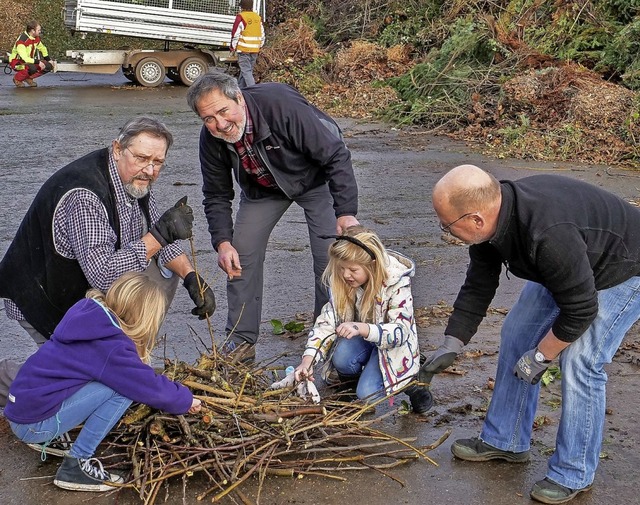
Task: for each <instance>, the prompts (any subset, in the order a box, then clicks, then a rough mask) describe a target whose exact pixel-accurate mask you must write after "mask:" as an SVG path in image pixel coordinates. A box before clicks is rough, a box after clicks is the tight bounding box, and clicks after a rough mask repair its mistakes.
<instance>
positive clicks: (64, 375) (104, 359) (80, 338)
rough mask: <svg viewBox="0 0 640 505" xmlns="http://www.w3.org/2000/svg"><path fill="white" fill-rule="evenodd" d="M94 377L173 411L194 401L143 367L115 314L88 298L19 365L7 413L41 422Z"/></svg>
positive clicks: (184, 409) (125, 393)
mask: <svg viewBox="0 0 640 505" xmlns="http://www.w3.org/2000/svg"><path fill="white" fill-rule="evenodd" d="M91 381H96V382H100V383H102V384H104V385H106V386H109V387H110V388H111V389H113V390H114V391H117V392H118V393H120V394H121V395H122V396H125V397H127V398H130V399H131V400H133V401H134V402H140V403H144V404H146V405H149V406H150V407H153V408H156V409H159V410H164V411H166V412H169V413H171V414H184V413H186V412H187V411H188V410H189V408H190V407H191V403H192V400H193V395H192V394H191V391H189V389H187V388H186V387H184V386H182V385H180V384H178V383H176V382H173V381H171V380H169V379H168V378H167V377H165V376H163V375H157V374H156V373H155V372H154V371H153V369H152V368H151V367H150V366H148V365H145V364H144V363H143V362H142V361H141V360H140V357H139V356H138V353H137V351H136V346H135V344H134V343H133V341H132V340H131V339H130V338H129V337H127V335H125V334H124V333H123V331H122V330H121V329H120V327H119V326H118V323H117V320H116V319H115V317H114V316H113V315H112V314H111V313H110V312H109V311H108V310H107V309H106V308H104V307H103V306H102V305H101V304H100V303H98V302H97V301H96V300H93V299H90V298H85V299H82V300H80V301H79V302H77V303H76V304H75V305H74V306H73V307H71V309H69V311H68V312H67V313H66V314H65V316H64V317H63V318H62V321H60V324H58V326H57V327H56V329H55V331H54V333H53V335H52V336H51V339H50V340H49V341H48V342H45V343H44V344H43V345H42V347H40V348H39V349H38V351H37V352H36V353H35V354H33V355H32V356H30V357H29V359H27V361H26V362H25V364H24V365H23V366H22V368H20V371H19V372H18V376H17V377H16V379H15V381H13V383H12V384H11V388H10V390H9V401H8V402H7V406H6V407H5V410H4V414H5V416H6V417H7V419H9V420H10V421H13V422H15V423H20V424H30V423H35V422H39V421H43V420H45V419H48V418H49V417H51V416H53V415H54V414H56V412H58V410H60V405H61V404H62V402H63V401H64V400H66V399H67V398H69V397H70V396H72V395H73V394H74V393H75V392H76V391H78V390H79V389H80V388H82V387H83V386H84V385H86V384H87V383H88V382H91Z"/></svg>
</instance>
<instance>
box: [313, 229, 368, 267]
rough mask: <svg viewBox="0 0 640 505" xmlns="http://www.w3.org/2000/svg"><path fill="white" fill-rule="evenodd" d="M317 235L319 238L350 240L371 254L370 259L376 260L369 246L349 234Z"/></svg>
mask: <svg viewBox="0 0 640 505" xmlns="http://www.w3.org/2000/svg"><path fill="white" fill-rule="evenodd" d="M318 236H319V237H320V238H335V239H336V240H346V241H347V242H351V243H352V244H355V245H357V246H358V247H360V248H361V249H363V250H364V251H365V252H366V253H367V254H368V255H369V256H371V259H372V260H373V261H375V260H376V255H375V254H373V251H372V250H371V249H370V248H369V247H367V246H366V245H364V243H363V242H362V241H360V240H358V239H357V238H355V237H350V236H349V235H318Z"/></svg>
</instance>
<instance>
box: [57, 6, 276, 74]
mask: <svg viewBox="0 0 640 505" xmlns="http://www.w3.org/2000/svg"><path fill="white" fill-rule="evenodd" d="M238 5H239V1H238V0H65V4H64V24H65V27H66V28H68V29H69V30H71V31H72V32H73V33H77V34H80V36H81V37H83V36H86V34H87V33H105V34H112V35H125V36H128V37H137V38H143V39H155V40H159V41H164V48H163V49H158V50H155V49H122V50H70V51H67V58H68V61H58V62H56V70H55V71H56V72H64V71H67V72H90V73H116V72H117V71H118V70H119V69H122V72H123V73H124V75H125V77H126V78H127V79H129V80H131V81H133V82H136V83H138V84H141V85H142V86H158V85H159V84H161V83H162V82H163V81H164V79H165V76H166V77H168V78H169V79H171V80H173V81H176V82H182V83H183V84H185V85H186V86H190V85H191V84H193V81H195V79H196V78H197V77H198V76H199V75H201V74H202V73H204V72H206V71H207V69H208V68H209V67H210V66H215V65H217V64H219V63H220V62H223V61H229V60H230V57H229V49H228V48H229V42H230V40H231V29H232V27H233V21H234V19H235V17H236V14H237V13H238V12H239V7H238ZM254 9H255V10H256V12H258V13H259V14H260V15H261V16H262V18H263V19H264V14H265V12H264V11H265V0H254ZM171 43H179V44H181V46H182V47H179V48H171V47H170V44H171ZM196 45H206V46H208V47H207V48H196V47H195V46H196Z"/></svg>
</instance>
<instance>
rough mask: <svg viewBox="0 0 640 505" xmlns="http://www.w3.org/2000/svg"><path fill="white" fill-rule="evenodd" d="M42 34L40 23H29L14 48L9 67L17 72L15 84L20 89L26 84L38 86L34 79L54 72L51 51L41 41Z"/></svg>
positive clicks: (14, 78)
mask: <svg viewBox="0 0 640 505" xmlns="http://www.w3.org/2000/svg"><path fill="white" fill-rule="evenodd" d="M41 33H42V26H40V23H38V22H37V21H29V22H28V23H27V28H26V30H25V31H24V32H23V33H21V34H20V36H19V37H18V40H16V43H15V44H14V46H13V49H12V51H11V56H10V57H9V66H10V67H11V68H12V69H13V70H14V71H15V72H16V75H14V76H13V83H14V84H15V85H16V86H18V87H19V88H23V87H24V85H25V83H27V84H28V85H29V86H32V87H34V86H37V85H38V84H37V83H36V82H35V80H34V79H37V78H38V77H40V76H41V75H43V74H46V73H47V72H51V71H52V70H53V63H52V62H51V58H50V57H49V51H47V48H46V46H45V45H44V44H43V43H42V40H41V39H40V34H41Z"/></svg>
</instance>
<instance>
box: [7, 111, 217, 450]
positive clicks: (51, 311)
mask: <svg viewBox="0 0 640 505" xmlns="http://www.w3.org/2000/svg"><path fill="white" fill-rule="evenodd" d="M172 143H173V136H172V135H171V133H170V132H169V130H167V128H166V126H165V125H164V124H162V123H161V122H159V121H157V120H155V119H152V118H148V117H137V118H134V119H131V120H130V121H128V122H127V123H126V124H125V125H124V126H123V127H122V129H121V130H120V133H119V135H118V137H117V138H116V139H115V140H114V141H113V142H112V144H111V146H110V147H109V148H103V149H99V150H97V151H94V152H92V153H89V154H87V155H86V156H84V157H82V158H80V159H78V160H76V161H73V162H72V163H70V164H69V165H67V166H66V167H64V168H62V169H60V170H58V171H57V172H55V173H54V174H53V175H52V176H51V177H50V178H49V179H48V180H47V181H46V182H45V183H44V185H43V186H42V188H41V189H40V191H39V192H38V194H37V195H36V197H35V199H34V201H33V203H32V204H31V207H30V208H29V210H28V211H27V214H26V216H25V217H24V219H23V220H22V223H21V224H20V227H19V229H18V231H17V233H16V235H15V237H14V239H13V242H12V243H11V244H10V246H9V248H8V250H7V252H6V254H5V256H4V258H3V259H2V262H1V263H0V296H1V297H3V298H5V299H6V300H5V307H6V311H7V315H8V316H9V318H11V319H15V320H17V321H18V322H19V323H20V325H21V326H22V327H23V328H24V329H25V330H26V331H27V332H28V333H29V335H31V337H32V338H33V339H34V340H35V341H36V343H38V344H42V343H44V342H45V341H46V340H47V339H49V337H50V336H51V334H52V333H53V330H54V328H55V327H56V325H57V324H58V322H59V321H60V319H62V316H63V315H64V314H65V312H66V311H67V309H69V308H70V307H71V306H72V305H73V304H74V303H75V302H77V301H78V300H80V299H81V298H83V297H84V295H85V292H86V291H87V290H88V289H89V288H96V289H99V290H101V291H103V292H106V291H107V289H108V288H109V287H110V286H111V284H112V283H113V281H115V280H116V279H118V278H119V277H120V276H121V275H122V274H123V273H125V272H131V271H133V272H145V273H146V274H147V275H148V276H149V277H151V278H152V279H154V280H156V281H157V282H158V283H159V284H160V285H161V286H162V287H163V291H164V292H165V294H166V296H167V299H168V301H169V302H171V300H172V299H173V296H174V294H175V290H176V287H177V284H178V279H179V278H182V279H184V286H185V288H186V289H187V291H188V292H189V295H190V297H191V299H192V300H193V301H194V303H195V304H196V307H195V308H194V309H193V310H192V314H194V315H197V316H199V317H200V319H203V318H205V317H206V316H207V315H209V316H210V315H212V314H213V312H214V310H215V306H216V305H215V298H214V294H213V292H212V291H211V289H210V288H209V287H208V286H207V285H206V283H205V282H204V280H203V279H202V278H201V277H199V276H198V274H196V273H195V271H194V269H193V267H192V265H191V262H190V260H189V259H188V258H187V256H186V254H185V253H184V252H183V250H182V248H181V247H180V245H179V243H178V242H177V241H178V240H181V239H182V240H184V239H188V238H190V237H191V233H192V225H193V211H192V210H191V207H189V206H188V205H187V197H184V198H182V199H181V200H180V201H179V202H178V203H177V204H176V205H175V206H173V207H172V208H170V209H169V210H167V211H166V212H164V213H163V214H162V215H160V213H159V211H158V209H157V207H156V202H155V198H154V195H153V191H152V189H151V188H152V185H153V183H154V182H155V181H156V179H157V178H158V176H159V174H160V171H161V169H162V167H163V166H164V164H165V158H166V155H167V151H168V150H169V148H170V147H171V145H172ZM167 305H168V304H167ZM19 367H20V364H18V363H16V362H13V361H10V360H6V359H3V360H0V406H4V405H5V404H6V402H7V394H8V391H9V385H10V384H11V382H12V381H13V379H14V378H15V375H16V374H17V372H18V369H19ZM46 449H51V451H49V450H47V451H46V452H48V453H50V454H55V449H54V448H53V446H51V447H47V448H46Z"/></svg>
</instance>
